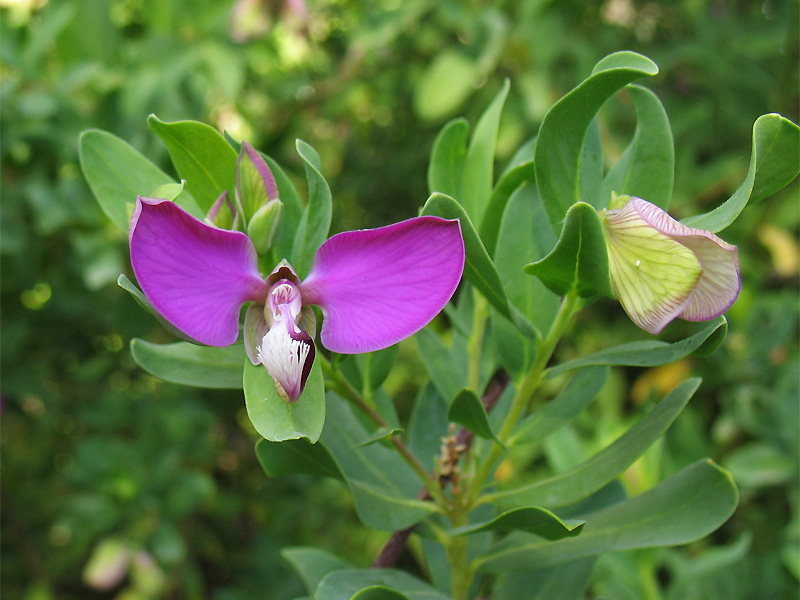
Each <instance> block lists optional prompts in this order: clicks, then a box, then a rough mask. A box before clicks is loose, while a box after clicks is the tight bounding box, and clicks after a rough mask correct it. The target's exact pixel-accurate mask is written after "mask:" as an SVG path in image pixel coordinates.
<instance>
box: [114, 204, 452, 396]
mask: <svg viewBox="0 0 800 600" xmlns="http://www.w3.org/2000/svg"><path fill="white" fill-rule="evenodd" d="M130 248H131V264H132V265H133V271H134V273H135V274H136V278H137V280H138V281H139V285H140V286H141V288H142V291H143V292H144V293H145V295H146V296H147V298H148V299H149V300H150V302H151V303H152V305H153V307H154V308H155V309H156V310H157V311H158V312H159V313H161V315H162V316H163V317H164V318H165V319H166V320H167V321H169V322H170V323H171V324H172V325H174V326H175V327H176V328H177V329H178V330H180V331H182V332H183V333H185V334H186V335H187V336H189V337H190V338H192V339H194V340H197V341H198V342H200V343H203V344H207V345H209V346H227V345H230V344H233V343H234V342H235V341H236V340H237V338H238V337H239V312H240V309H241V307H242V305H243V304H245V303H247V302H252V303H253V304H251V305H250V307H249V308H248V309H247V312H246V315H245V325H244V329H245V335H244V341H245V349H246V351H247V355H248V357H249V358H250V360H251V362H253V364H263V365H264V367H265V368H266V369H267V371H268V372H269V374H270V375H271V376H272V378H273V380H274V381H275V382H276V389H277V390H278V392H279V393H280V394H281V395H282V396H283V397H285V398H286V399H288V400H291V401H293V400H296V399H297V398H299V396H300V394H301V393H302V391H303V386H304V385H305V380H306V378H307V377H308V373H309V371H310V370H311V364H312V362H313V360H314V342H313V339H312V338H313V336H314V334H315V330H316V326H315V322H314V313H313V311H312V310H311V305H312V304H316V305H317V306H319V307H320V308H321V309H322V314H323V315H324V321H323V324H322V331H321V334H320V338H321V341H322V344H323V345H324V346H325V347H326V348H327V349H328V350H331V351H333V352H339V353H343V354H353V353H360V352H372V351H374V350H380V349H383V348H386V347H388V346H391V345H392V344H395V343H397V342H399V341H400V340H402V339H404V338H406V337H408V336H410V335H412V334H414V333H416V332H417V331H419V330H420V329H422V328H423V327H424V326H425V325H427V324H428V323H429V322H430V321H431V319H433V317H435V316H436V315H437V314H438V313H439V311H440V310H441V309H442V308H443V307H444V305H445V304H447V302H448V300H450V297H451V296H452V295H453V293H454V292H455V289H456V287H457V286H458V283H459V281H460V279H461V274H462V272H463V269H464V242H463V239H462V237H461V226H460V224H459V222H458V221H457V220H453V221H449V220H446V219H441V218H438V217H428V216H426V217H417V218H414V219H409V220H407V221H402V222H400V223H395V224H394V225H389V226H387V227H381V228H379V229H366V230H361V231H346V232H344V233H340V234H338V235H334V236H333V237H331V238H330V239H328V240H327V241H326V242H325V243H324V244H322V246H320V248H319V250H318V251H317V253H316V256H315V258H314V262H313V265H312V268H311V272H310V274H309V275H308V277H306V279H305V280H304V281H302V282H301V281H300V279H299V278H298V277H297V275H296V274H295V272H294V270H293V269H292V268H291V266H290V265H289V264H288V263H286V262H285V261H284V262H282V263H281V264H279V265H278V266H277V267H276V268H275V270H274V271H273V272H272V273H271V274H270V275H269V276H268V277H266V278H264V277H262V275H261V274H260V273H259V271H258V263H257V253H256V250H255V248H254V246H253V244H252V242H251V241H250V238H248V237H247V236H246V235H245V234H243V233H241V232H238V231H228V230H224V229H219V228H217V227H213V226H210V225H207V224H205V223H203V222H201V221H199V220H197V219H195V218H194V217H192V216H191V215H189V214H188V213H186V212H185V211H183V210H182V209H181V208H180V207H178V206H177V205H176V204H174V203H172V202H170V201H168V200H160V199H153V198H142V197H139V198H138V199H137V202H136V208H135V209H134V212H133V217H132V219H131V228H130Z"/></svg>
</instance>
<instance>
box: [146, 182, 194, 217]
mask: <svg viewBox="0 0 800 600" xmlns="http://www.w3.org/2000/svg"><path fill="white" fill-rule="evenodd" d="M185 186H186V182H185V181H181V182H180V183H165V184H164V185H160V186H158V187H157V188H156V189H154V190H153V191H152V197H153V198H164V199H165V200H171V201H175V200H176V199H177V198H178V196H180V195H181V193H183V188H184V187H185ZM198 210H199V209H198Z"/></svg>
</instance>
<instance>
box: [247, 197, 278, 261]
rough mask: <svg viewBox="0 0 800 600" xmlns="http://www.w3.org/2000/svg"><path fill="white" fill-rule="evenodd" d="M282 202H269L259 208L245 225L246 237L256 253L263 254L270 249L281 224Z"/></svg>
mask: <svg viewBox="0 0 800 600" xmlns="http://www.w3.org/2000/svg"><path fill="white" fill-rule="evenodd" d="M282 214H283V202H281V201H280V200H271V201H270V202H267V204H265V205H264V206H262V207H261V208H259V209H258V210H257V211H256V213H255V214H254V215H253V217H252V218H251V219H250V222H249V223H248V225H247V235H248V236H249V237H250V239H251V240H252V241H253V245H254V246H255V247H256V251H257V252H258V253H259V254H265V253H266V252H267V251H268V250H269V249H270V248H271V247H272V242H273V240H274V239H275V234H276V233H277V231H278V226H279V225H280V223H281V215H282Z"/></svg>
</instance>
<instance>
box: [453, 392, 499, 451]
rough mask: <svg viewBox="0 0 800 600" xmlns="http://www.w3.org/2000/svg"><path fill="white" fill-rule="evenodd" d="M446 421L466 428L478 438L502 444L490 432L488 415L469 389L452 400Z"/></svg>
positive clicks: (476, 396) (475, 395) (479, 400)
mask: <svg viewBox="0 0 800 600" xmlns="http://www.w3.org/2000/svg"><path fill="white" fill-rule="evenodd" d="M447 420H448V421H449V422H451V423H458V424H459V425H461V426H462V427H466V428H467V429H469V430H470V431H471V432H472V433H474V434H475V435H477V436H479V437H482V438H486V439H492V440H496V441H497V443H499V444H501V445H502V442H501V441H500V440H498V439H497V436H496V435H495V434H494V432H493V431H492V426H491V425H490V424H489V415H488V414H486V409H485V408H484V406H483V403H482V402H481V399H480V398H478V395H477V394H476V393H475V392H473V391H472V390H470V389H467V388H464V389H462V390H461V391H460V392H458V394H456V397H455V398H453V401H452V402H451V403H450V408H449V409H448V411H447Z"/></svg>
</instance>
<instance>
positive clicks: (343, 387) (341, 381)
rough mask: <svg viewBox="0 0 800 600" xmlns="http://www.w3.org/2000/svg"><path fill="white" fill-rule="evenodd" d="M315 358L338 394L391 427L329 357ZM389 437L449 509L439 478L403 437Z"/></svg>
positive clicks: (441, 504) (373, 419)
mask: <svg viewBox="0 0 800 600" xmlns="http://www.w3.org/2000/svg"><path fill="white" fill-rule="evenodd" d="M315 360H318V361H319V362H320V365H321V366H322V370H323V372H324V373H325V375H326V376H327V377H328V384H329V387H330V388H332V389H333V390H334V391H335V392H336V393H337V394H339V395H340V396H342V397H343V398H344V399H345V400H347V401H349V402H350V403H351V404H353V405H354V406H355V407H356V408H358V409H359V410H360V411H362V412H363V413H364V414H365V415H367V417H369V418H370V420H371V421H372V422H373V423H375V424H376V425H377V426H378V427H386V428H389V424H388V423H387V422H386V421H385V420H384V418H383V417H382V416H381V414H380V413H379V412H378V411H377V409H375V408H374V407H372V406H370V405H369V403H368V402H367V401H366V400H365V399H364V397H363V396H362V395H361V394H359V393H358V390H356V389H355V388H354V387H353V386H352V385H350V382H349V381H347V379H345V378H344V375H342V374H341V373H340V372H339V371H338V370H336V369H335V368H334V366H333V365H332V364H331V363H330V361H329V360H328V359H327V358H325V357H324V356H322V355H321V354H317V356H316V357H315ZM388 439H389V443H390V444H392V446H394V448H395V450H397V452H398V454H400V456H401V457H402V458H403V460H405V461H406V463H407V464H408V466H410V467H411V468H412V469H413V470H414V472H415V473H416V474H417V477H419V478H420V479H421V480H422V483H423V484H424V485H425V487H426V488H427V489H428V492H429V493H430V495H431V498H433V499H434V500H435V501H436V503H437V504H438V505H439V506H440V507H441V508H442V509H443V510H447V509H448V506H449V503H448V501H447V499H446V498H445V496H444V493H443V492H442V488H441V485H440V484H439V478H438V477H436V476H435V475H431V474H430V473H429V472H428V470H427V469H426V468H425V466H424V465H423V464H422V463H421V462H419V460H418V459H417V457H416V456H414V454H413V453H412V452H411V450H410V449H409V448H408V446H406V445H405V443H404V442H403V440H402V439H400V438H399V437H398V436H396V435H391V436H389V438H388Z"/></svg>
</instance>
